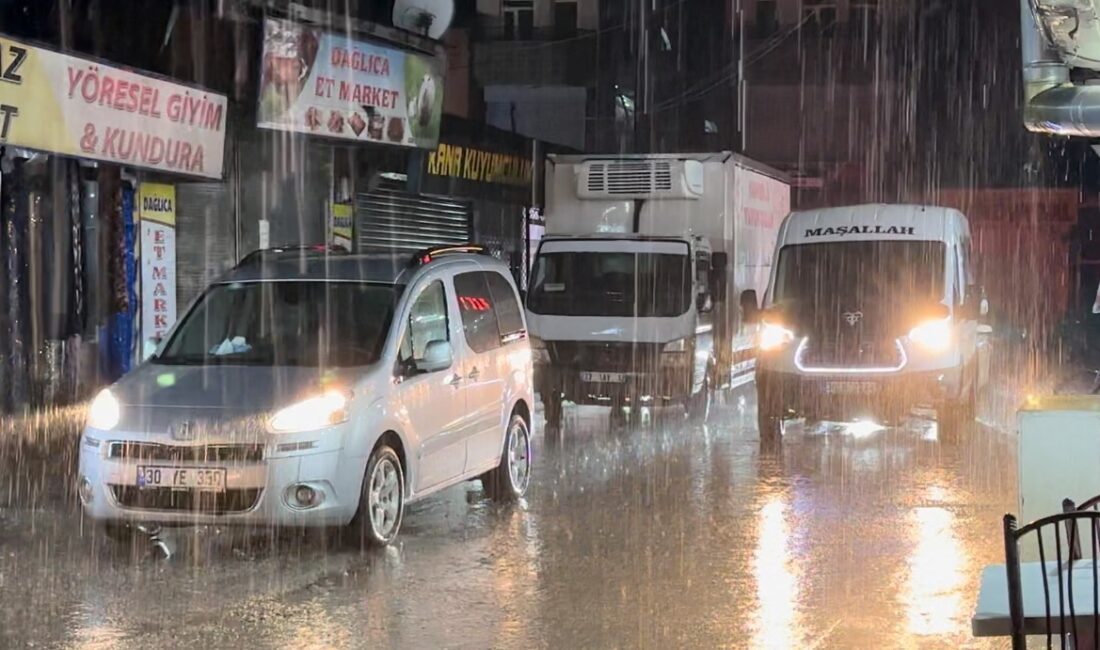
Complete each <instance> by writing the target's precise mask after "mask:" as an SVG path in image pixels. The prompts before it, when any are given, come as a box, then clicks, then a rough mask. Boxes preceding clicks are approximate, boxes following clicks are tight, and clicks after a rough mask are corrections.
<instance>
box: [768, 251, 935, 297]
mask: <svg viewBox="0 0 1100 650" xmlns="http://www.w3.org/2000/svg"><path fill="white" fill-rule="evenodd" d="M945 256H946V247H945V246H944V244H943V242H935V241H844V242H821V243H814V244H797V245H792V246H784V247H783V249H782V250H781V251H780V252H779V267H778V270H777V272H776V279H775V293H774V302H776V303H788V302H796V303H799V304H801V305H802V306H804V307H806V308H809V309H815V310H816V309H828V308H830V307H833V306H838V307H843V308H845V309H852V308H856V307H858V308H861V309H864V310H866V309H868V308H870V309H877V310H880V311H884V312H885V311H890V310H894V309H896V308H897V307H899V306H905V305H910V304H915V303H918V302H927V301H935V302H939V301H940V300H942V299H943V283H944V270H945V267H944V259H945Z"/></svg>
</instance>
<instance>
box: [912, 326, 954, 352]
mask: <svg viewBox="0 0 1100 650" xmlns="http://www.w3.org/2000/svg"><path fill="white" fill-rule="evenodd" d="M909 340H910V341H912V342H914V343H916V344H917V345H918V346H920V347H921V348H923V349H925V350H927V351H929V352H943V351H944V350H946V349H947V348H948V347H950V346H951V322H950V320H949V319H943V320H930V321H925V322H923V323H921V324H920V325H917V326H916V327H914V328H913V329H911V330H909Z"/></svg>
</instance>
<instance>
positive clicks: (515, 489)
mask: <svg viewBox="0 0 1100 650" xmlns="http://www.w3.org/2000/svg"><path fill="white" fill-rule="evenodd" d="M481 483H482V487H484V488H485V493H486V494H487V495H489V498H491V499H493V500H494V501H505V502H510V501H518V500H519V499H522V498H523V495H525V494H527V488H528V487H529V486H530V485H531V429H530V427H528V426H527V420H525V419H524V418H523V416H522V415H520V414H519V413H514V414H513V415H512V419H511V420H509V422H508V429H507V431H505V434H504V449H503V450H502V451H501V453H500V464H499V465H497V466H496V467H495V468H493V469H491V470H489V471H488V472H486V473H485V474H483V475H482V477H481Z"/></svg>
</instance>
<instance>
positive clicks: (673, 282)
mask: <svg viewBox="0 0 1100 650" xmlns="http://www.w3.org/2000/svg"><path fill="white" fill-rule="evenodd" d="M687 253H688V247H687V246H686V245H685V246H684V254H683V255H677V254H668V253H633V252H579V251H562V252H549V253H545V252H544V253H540V254H539V256H538V258H537V259H536V261H535V267H534V270H533V273H532V277H533V278H534V279H533V281H532V283H531V291H530V295H529V297H528V302H527V306H528V308H529V309H530V310H531V311H532V312H534V313H536V314H545V315H554V316H616V317H622V316H638V317H672V316H680V315H682V314H683V313H684V312H686V311H687V310H688V308H689V307H690V306H691V265H690V263H689V262H690V258H689V256H688V254H687Z"/></svg>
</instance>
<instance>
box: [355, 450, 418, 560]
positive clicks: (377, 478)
mask: <svg viewBox="0 0 1100 650" xmlns="http://www.w3.org/2000/svg"><path fill="white" fill-rule="evenodd" d="M404 514H405V473H404V471H403V470H402V469H401V459H399V458H398V457H397V452H395V451H394V450H393V449H392V448H390V447H389V446H388V445H379V446H378V447H376V448H375V450H374V451H373V452H371V455H370V459H369V460H368V461H367V471H366V474H365V475H364V477H363V489H362V491H361V492H360V494H359V508H358V509H357V510H356V511H355V516H354V517H352V519H351V523H349V524H348V527H347V537H348V541H349V542H350V543H352V544H358V545H359V546H360V548H362V547H364V546H373V547H382V546H386V545H388V544H390V543H391V542H393V540H394V539H395V538H396V537H397V533H398V531H400V530H401V520H402V518H403V517H404Z"/></svg>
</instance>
